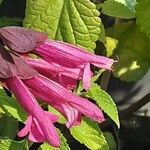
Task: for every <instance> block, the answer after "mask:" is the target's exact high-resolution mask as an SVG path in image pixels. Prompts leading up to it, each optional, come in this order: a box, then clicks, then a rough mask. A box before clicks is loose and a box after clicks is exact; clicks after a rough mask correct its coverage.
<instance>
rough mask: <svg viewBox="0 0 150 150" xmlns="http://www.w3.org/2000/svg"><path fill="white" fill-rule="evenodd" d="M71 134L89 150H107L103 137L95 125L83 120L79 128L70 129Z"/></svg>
mask: <svg viewBox="0 0 150 150" xmlns="http://www.w3.org/2000/svg"><path fill="white" fill-rule="evenodd" d="M71 134H72V135H73V137H74V138H75V139H76V140H78V141H79V142H80V143H82V144H84V145H85V146H87V147H88V148H89V149H90V150H109V147H108V144H107V142H106V140H105V137H104V135H103V133H102V131H101V130H100V128H99V126H98V124H97V123H95V122H92V121H91V120H89V119H87V118H84V119H83V120H82V122H81V125H80V126H74V127H72V128H71Z"/></svg>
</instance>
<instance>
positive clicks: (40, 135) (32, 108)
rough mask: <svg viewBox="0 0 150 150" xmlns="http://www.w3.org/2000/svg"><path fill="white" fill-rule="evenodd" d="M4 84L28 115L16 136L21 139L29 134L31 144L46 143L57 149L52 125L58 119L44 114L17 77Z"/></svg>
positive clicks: (56, 137)
mask: <svg viewBox="0 0 150 150" xmlns="http://www.w3.org/2000/svg"><path fill="white" fill-rule="evenodd" d="M6 84H7V86H8V87H9V89H10V90H11V91H12V92H13V93H14V95H15V96H16V98H17V99H18V101H19V103H20V105H21V106H22V107H23V108H24V109H25V110H26V111H27V112H28V114H29V117H28V119H27V122H26V126H25V128H24V129H22V130H21V131H20V132H19V133H18V135H19V136H21V137H22V136H25V135H27V134H28V133H29V140H31V141H33V142H44V141H47V142H48V143H49V144H50V145H52V146H55V147H59V146H60V141H59V137H58V134H57V132H56V129H55V127H54V125H53V122H56V121H57V120H58V117H57V116H55V115H52V114H50V113H48V112H44V111H43V110H42V108H41V107H40V106H39V105H38V103H37V102H36V100H35V98H34V96H33V95H32V94H31V93H30V91H29V90H28V89H27V87H26V86H25V85H24V84H23V82H22V81H21V80H20V79H19V78H18V77H12V78H9V79H7V80H6Z"/></svg>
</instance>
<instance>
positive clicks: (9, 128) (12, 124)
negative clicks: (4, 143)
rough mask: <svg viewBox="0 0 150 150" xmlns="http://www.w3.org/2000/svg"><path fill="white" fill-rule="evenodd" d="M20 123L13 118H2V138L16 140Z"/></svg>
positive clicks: (0, 123) (0, 132)
mask: <svg viewBox="0 0 150 150" xmlns="http://www.w3.org/2000/svg"><path fill="white" fill-rule="evenodd" d="M18 127H19V126H18V122H17V120H16V119H14V118H13V117H9V116H6V115H5V116H3V117H2V118H0V136H1V137H8V138H10V139H13V138H15V136H16V133H17V130H18Z"/></svg>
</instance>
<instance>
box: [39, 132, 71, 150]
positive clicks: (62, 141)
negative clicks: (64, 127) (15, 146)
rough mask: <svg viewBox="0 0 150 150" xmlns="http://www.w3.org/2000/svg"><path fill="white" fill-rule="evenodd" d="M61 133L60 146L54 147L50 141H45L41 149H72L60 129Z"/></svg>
mask: <svg viewBox="0 0 150 150" xmlns="http://www.w3.org/2000/svg"><path fill="white" fill-rule="evenodd" d="M58 131H59V130H58ZM59 135H60V140H61V146H60V148H54V147H52V146H50V145H49V144H48V143H44V144H42V145H41V147H40V150H70V147H69V145H68V144H67V140H66V138H65V137H64V136H63V134H61V132H60V131H59Z"/></svg>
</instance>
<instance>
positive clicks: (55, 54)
mask: <svg viewBox="0 0 150 150" xmlns="http://www.w3.org/2000/svg"><path fill="white" fill-rule="evenodd" d="M35 52H36V53H37V54H39V55H40V56H41V57H42V58H43V59H45V60H46V61H48V62H49V63H57V64H59V65H60V66H61V67H64V66H65V67H66V68H67V67H68V68H78V69H80V70H81V73H80V75H82V79H83V85H84V89H86V90H88V89H89V87H90V80H91V69H90V64H92V65H94V66H96V67H99V68H103V69H107V70H111V69H112V64H113V63H114V60H113V59H110V58H107V57H104V56H97V55H95V54H92V53H89V52H86V51H85V50H84V49H81V48H79V47H77V46H73V45H70V44H67V43H64V42H55V41H46V42H44V43H43V44H42V45H40V46H38V47H36V49H35Z"/></svg>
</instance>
